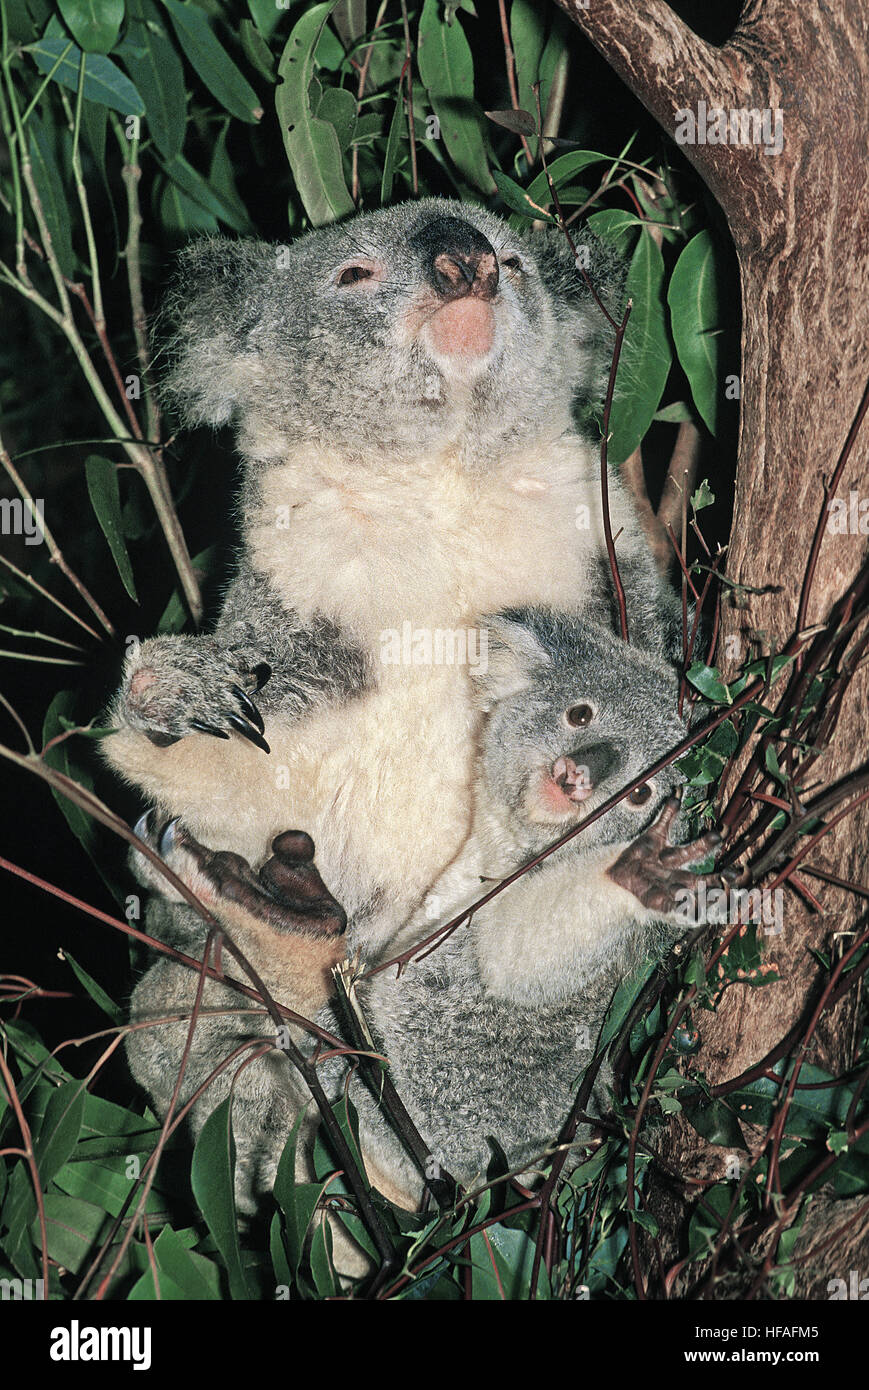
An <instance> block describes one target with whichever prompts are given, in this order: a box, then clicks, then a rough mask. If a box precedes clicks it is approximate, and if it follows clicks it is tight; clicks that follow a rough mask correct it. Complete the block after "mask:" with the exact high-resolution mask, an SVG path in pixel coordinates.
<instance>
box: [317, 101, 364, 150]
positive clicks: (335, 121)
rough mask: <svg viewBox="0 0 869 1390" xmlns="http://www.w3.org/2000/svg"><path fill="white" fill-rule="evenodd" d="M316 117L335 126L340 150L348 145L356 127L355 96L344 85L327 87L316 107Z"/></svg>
mask: <svg viewBox="0 0 869 1390" xmlns="http://www.w3.org/2000/svg"><path fill="white" fill-rule="evenodd" d="M317 119H318V120H320V121H327V122H328V123H329V125H332V126H334V127H335V134H336V135H337V136H338V144H339V145H340V146H341V149H342V150H346V149H348V148H349V147H350V144H351V142H352V140H353V134H354V131H355V129H356V98H355V97H354V95H353V93H352V92H348V91H347V88H346V87H327V88H326V89H325V91H324V92H323V95H322V97H321V98H320V103H319V105H318V107H317Z"/></svg>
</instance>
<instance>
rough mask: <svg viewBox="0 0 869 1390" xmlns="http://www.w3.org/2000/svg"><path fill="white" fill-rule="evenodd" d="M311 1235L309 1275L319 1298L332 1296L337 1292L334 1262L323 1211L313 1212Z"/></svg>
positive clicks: (328, 1229)
mask: <svg viewBox="0 0 869 1390" xmlns="http://www.w3.org/2000/svg"><path fill="white" fill-rule="evenodd" d="M314 1219H315V1223H316V1224H315V1225H314V1230H313V1234H312V1236H311V1277H312V1278H313V1280H314V1287H315V1288H316V1290H317V1293H318V1294H319V1296H320V1298H334V1297H335V1295H336V1294H337V1293H338V1282H337V1279H336V1278H335V1264H334V1260H333V1258H332V1232H331V1230H330V1228H329V1220H328V1217H327V1216H326V1213H325V1212H318V1213H316V1214H315V1218H314Z"/></svg>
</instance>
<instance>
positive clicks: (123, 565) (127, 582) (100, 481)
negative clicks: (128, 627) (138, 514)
mask: <svg viewBox="0 0 869 1390" xmlns="http://www.w3.org/2000/svg"><path fill="white" fill-rule="evenodd" d="M85 477H86V479H87V487H88V495H89V496H90V499H91V506H92V507H93V509H94V512H95V514H96V518H97V521H98V522H99V523H100V529H101V530H102V533H103V535H104V536H105V538H106V540H107V541H108V544H109V550H110V551H111V552H112V559H113V560H114V562H115V564H116V565H117V569H118V574H119V575H120V576H121V583H122V584H123V586H124V588H125V589H126V591H127V593H128V594H129V595H130V598H131V599H134V600H135V599H136V585H135V582H134V580H133V566H132V564H131V563H130V557H129V555H128V554H127V546H126V542H125V540H124V531H123V523H122V521H121V494H120V489H119V486H118V470H117V467H116V466H115V464H114V463H112V462H111V461H110V460H109V459H104V458H101V457H100V456H99V455H98V454H91V455H90V457H89V458H88V460H87V461H86V463H85Z"/></svg>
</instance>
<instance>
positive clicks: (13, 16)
mask: <svg viewBox="0 0 869 1390" xmlns="http://www.w3.org/2000/svg"><path fill="white" fill-rule="evenodd" d="M3 8H4V10H5V12H6V28H7V32H8V34H9V38H10V39H11V40H12V42H13V43H15V44H18V43H22V44H23V43H29V42H30V40H31V39H32V38H33V37H34V36H35V35H36V33H37V32H38V30H39V28H41V25H40V24H39V23H38V21H36V20H35V19H34V18H32V17H31V15H30V13H29V11H28V8H27V5H26V4H25V3H24V0H4V4H3Z"/></svg>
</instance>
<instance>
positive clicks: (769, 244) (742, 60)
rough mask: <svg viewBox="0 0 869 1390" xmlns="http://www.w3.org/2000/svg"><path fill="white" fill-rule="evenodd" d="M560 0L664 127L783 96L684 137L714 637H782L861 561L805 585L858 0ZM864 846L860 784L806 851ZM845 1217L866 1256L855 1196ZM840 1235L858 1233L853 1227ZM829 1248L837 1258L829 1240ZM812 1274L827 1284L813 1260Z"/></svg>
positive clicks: (685, 1167) (847, 222)
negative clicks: (678, 4)
mask: <svg viewBox="0 0 869 1390" xmlns="http://www.w3.org/2000/svg"><path fill="white" fill-rule="evenodd" d="M558 3H559V4H560V5H561V6H562V8H563V9H564V10H565V11H566V12H567V14H568V15H569V16H570V17H571V18H572V19H573V20H574V21H575V22H576V24H577V25H578V26H579V28H580V29H581V30H582V31H583V32H584V33H585V34H586V35H587V37H588V38H589V39H590V40H591V42H592V43H593V44H594V45H595V47H597V48H598V49H599V50H600V52H601V53H602V54H603V56H604V57H605V58H606V59H607V60H608V61H609V63H610V64H611V66H612V67H613V68H614V69H615V71H616V72H617V73H618V74H619V75H620V76H621V77H622V78H623V80H624V81H625V83H626V84H627V85H628V87H630V89H631V90H632V91H633V92H634V93H635V94H636V95H637V96H638V97H639V99H640V100H641V101H642V103H643V104H644V105H645V106H646V107H647V108H648V110H649V111H650V112H651V113H652V115H653V116H655V118H656V119H657V120H658V121H659V123H660V124H661V125H662V127H663V128H664V130H665V131H667V132H668V133H669V134H671V135H672V134H674V132H675V130H676V126H677V112H678V111H680V110H685V109H690V110H692V111H694V112H695V113H696V111H697V108H698V103H699V102H705V103H706V104H707V107H723V108H725V109H726V110H728V111H729V110H730V109H731V108H737V109H748V110H752V109H761V110H763V109H766V108H771V110H772V112H775V111H777V110H779V111H781V113H782V131H783V143H782V149H781V152H780V153H778V154H765V153H763V151H762V149H761V148H760V146H753V145H752V146H744V145H735V144H693V145H691V144H686V145H684V146H683V150H684V153H685V155H686V157H687V158H688V159H689V160H690V161H691V163H692V164H693V165H694V166H695V168H696V169H697V171H698V173H699V174H700V175H701V177H702V178H703V179H704V181H705V183H706V184H707V185H708V187H709V189H710V190H711V192H712V193H713V194H714V196H715V197H716V199H717V200H718V202H719V204H720V205H721V208H722V210H723V212H724V213H725V215H726V217H727V221H728V224H729V226H730V231H731V234H732V236H733V241H734V246H735V249H736V253H737V257H738V262H739V268H740V278H741V291H742V308H743V331H742V382H741V407H742V410H741V420H740V434H739V455H738V467H737V475H736V488H735V498H734V517H733V529H732V535H731V539H730V548H729V553H728V565H727V574H728V577H729V578H730V579H731V580H734V581H736V582H737V583H739V584H743V585H747V586H751V590H744V591H742V592H741V594H740V602H739V606H734V605H732V604H726V605H725V606H724V607H723V608H722V631H721V635H722V642H721V644H720V646H719V651H720V652H721V653H722V654H726V656H727V657H728V658H729V659H730V666H731V669H732V668H733V667H734V666H737V665H740V664H741V663H742V662H743V661H744V660H745V659H746V656H747V655H748V653H749V651H750V650H751V649H752V647H754V649H755V652H756V653H757V650H758V649H760V652H763V653H766V652H768V651H769V650H776V651H778V650H781V649H782V648H783V647H784V645H785V644H786V642H787V641H788V639H789V638H790V637H791V636H792V635H793V634H794V633H795V632H796V631H797V630H798V629H800V628H804V627H805V626H806V625H809V624H812V623H815V622H818V621H821V620H823V619H824V618H825V617H827V616H828V614H829V612H830V610H831V608H832V606H833V605H834V603H835V602H836V600H837V599H839V597H840V596H841V595H842V594H843V593H844V592H845V591H846V589H847V587H848V585H849V584H850V583H851V582H852V581H853V579H854V577H855V575H856V574H857V573H858V571H859V570H860V568H861V566H862V565H863V564H864V563H865V560H866V536H865V534H863V535H861V534H859V530H858V531H857V532H852V533H848V534H825V535H824V537H823V541H822V544H821V547H820V552H819V556H818V560H817V568H816V570H815V573H814V579H813V581H812V582H811V586H810V588H809V589H808V590H806V587H805V585H806V568H807V560H808V557H809V554H810V551H811V548H812V542H813V537H814V535H815V531H816V528H817V527H818V526H819V524H820V521H821V518H822V515H823V514H824V512H825V509H826V506H827V501H828V498H827V491H826V489H827V486H828V484H829V481H830V478H831V475H832V473H833V470H834V468H835V466H836V463H837V460H838V459H839V457H840V454H841V451H842V449H843V446H844V444H845V441H846V438H847V437H848V434H849V431H850V430H851V428H852V425H853V424H854V421H855V418H856V417H857V415H858V411H859V408H860V404H861V400H862V399H863V396H864V392H865V391H866V387H867V357H866V344H867V341H869V160H867V114H869V0H800V3H798V4H796V3H794V0H747V2H746V3H745V5H744V7H743V11H742V14H741V17H740V20H739V23H738V25H737V27H736V29H735V31H734V33H733V34H732V36H731V37H730V39H729V40H728V42H727V43H726V44H724V45H723V46H722V47H720V48H718V47H715V46H713V45H711V44H709V43H707V42H705V41H704V40H703V39H701V38H699V37H698V36H697V35H696V34H694V33H693V32H692V31H691V30H690V29H689V28H688V27H687V26H686V25H685V24H684V23H683V22H682V21H681V20H680V19H679V18H678V17H677V16H676V15H675V14H674V13H673V11H672V10H671V9H670V8H669V6H668V5H666V4H664V3H662V0H646V2H645V3H644V4H643V5H642V6H636V5H635V4H634V3H632V0H594V3H593V4H592V5H591V6H590V7H589V8H588V9H585V8H583V7H582V5H581V4H580V3H578V0H558ZM640 11H642V12H640ZM722 387H723V383H722ZM867 461H869V422H867V423H866V424H865V425H864V426H863V429H862V431H861V432H860V433H859V434H858V435H857V439H856V443H855V445H854V447H853V450H852V452H851V453H850V456H849V460H848V463H847V466H846V467H845V469H844V471H843V473H842V476H841V479H840V482H839V484H838V485H837V488H836V493H835V495H836V496H838V497H840V498H843V499H844V500H845V501H846V502H847V501H848V500H849V494H850V492H851V490H856V491H857V492H858V496H859V498H861V499H862V498H866V497H869V479H867V471H869V470H867ZM867 510H869V508H867ZM755 589H760V590H761V591H762V592H760V593H756V592H754V590H755ZM866 677H867V672H866V669H865V667H864V669H863V671H862V673H861V674H860V675H859V676H858V678H857V679H856V680H855V681H854V682H853V683H852V685H851V687H850V690H849V692H848V695H847V697H846V700H845V703H844V705H843V708H842V712H841V717H840V720H839V723H838V727H837V729H836V732H835V737H834V739H833V741H832V743H831V745H830V747H829V748H828V750H827V751H826V753H825V754H824V757H823V758H822V759H821V761H820V762H818V763H817V764H816V765H815V768H814V769H813V778H815V779H816V781H817V782H818V783H819V784H830V783H832V782H835V781H836V780H837V779H839V778H842V777H844V776H846V775H847V774H848V773H849V772H851V771H853V770H854V768H855V767H858V766H860V765H861V764H863V763H865V760H866V757H867V751H869V682H867V679H866ZM867 860H869V813H867V806H866V804H865V803H864V805H863V806H862V807H861V808H860V810H858V811H857V812H856V813H854V814H853V815H850V816H848V817H846V818H845V819H844V820H843V821H842V822H841V823H840V824H839V825H838V826H837V828H836V829H835V830H834V831H833V832H832V833H831V834H830V835H829V836H827V837H826V838H825V839H824V840H822V841H821V843H820V845H819V846H818V849H817V850H816V851H815V852H814V853H813V855H812V856H811V862H812V863H813V864H815V865H818V866H820V867H821V868H822V869H826V870H827V871H829V872H831V873H833V874H834V875H837V876H839V877H840V878H842V879H845V880H849V881H853V882H857V883H865V882H866V880H867V878H869V874H867V868H866V865H867ZM812 883H813V891H814V888H815V887H816V886H817V884H816V881H815V880H812ZM821 887H822V890H823V896H822V904H823V916H819V915H818V914H817V913H813V912H812V911H810V910H809V909H808V908H807V907H806V906H805V904H804V903H803V901H802V900H801V899H799V898H797V897H795V896H789V899H788V911H787V916H786V922H785V928H784V932H783V934H782V935H781V936H779V937H775V938H771V940H772V942H773V949H772V950H771V951H770V955H771V957H772V958H774V959H775V960H776V961H777V963H778V966H779V969H780V970H781V973H782V979H781V982H780V983H777V984H773V985H769V986H767V987H765V988H763V989H759V990H752V989H748V988H744V989H739V988H731V989H729V990H728V992H727V994H726V995H725V998H724V1000H723V1002H722V1005H721V1006H720V1008H719V1010H718V1011H717V1013H716V1014H715V1015H705V1016H704V1018H705V1019H706V1020H707V1021H705V1022H703V1024H702V1044H703V1045H702V1049H701V1052H700V1065H701V1068H702V1070H703V1071H704V1073H705V1074H706V1076H707V1078H708V1079H709V1080H710V1081H711V1082H713V1083H720V1082H723V1081H725V1080H727V1079H729V1078H732V1077H734V1076H738V1075H740V1074H741V1073H742V1072H743V1071H745V1070H746V1069H747V1068H749V1067H751V1066H752V1065H753V1064H755V1063H756V1062H757V1061H759V1060H760V1059H761V1058H763V1057H764V1056H766V1054H767V1053H768V1052H769V1051H770V1049H771V1048H772V1047H773V1046H774V1045H775V1044H776V1043H778V1042H779V1041H780V1040H781V1039H782V1038H783V1036H784V1035H785V1034H786V1033H787V1031H788V1029H789V1028H790V1027H791V1026H792V1025H793V1024H794V1022H795V1021H797V1020H799V1019H800V1018H801V1017H803V1016H805V1014H806V1010H807V1007H808V1006H809V1001H810V1000H811V999H812V998H813V996H814V994H815V993H816V992H817V990H818V988H819V984H820V980H821V975H820V972H819V968H818V966H817V964H816V961H815V959H814V958H813V957H812V956H811V955H810V953H809V951H808V947H809V946H812V947H815V948H824V947H825V946H826V947H827V948H828V949H829V948H830V947H831V946H832V947H833V948H834V950H838V944H837V943H840V942H841V941H842V940H843V939H844V940H848V937H847V933H849V932H852V931H853V929H854V927H855V924H856V922H857V921H858V919H859V918H860V917H861V916H863V915H865V906H866V904H865V900H861V899H860V898H859V897H856V896H855V895H854V894H853V893H851V892H848V891H842V890H839V889H833V888H829V889H828V888H826V887H824V886H823V885H821ZM842 934H845V935H844V936H843V935H842ZM852 994H853V992H852ZM853 1020H854V1003H853V998H851V999H850V1000H849V999H847V998H846V999H845V1000H844V1001H842V1003H841V1004H840V1005H839V1006H838V1007H837V1008H836V1009H835V1010H834V1011H833V1012H832V1013H827V1014H825V1015H824V1016H823V1017H822V1019H821V1022H820V1025H819V1027H818V1029H817V1030H816V1032H815V1035H814V1038H813V1046H812V1051H811V1052H810V1053H809V1054H808V1055H807V1057H806V1058H805V1060H808V1061H811V1062H816V1063H819V1064H820V1065H823V1066H826V1067H828V1068H829V1069H830V1070H832V1071H834V1072H837V1071H840V1070H842V1069H844V1068H845V1067H847V1066H848V1065H849V1064H850V1061H851V1058H852V1047H853V1034H854V1029H853ZM662 1151H666V1153H665V1156H666V1157H667V1159H668V1162H669V1163H671V1164H673V1165H675V1166H676V1167H677V1168H678V1169H679V1170H680V1171H681V1172H683V1173H685V1174H687V1175H690V1174H691V1173H692V1172H693V1173H695V1174H697V1175H700V1174H701V1171H702V1173H703V1175H708V1172H709V1171H710V1169H709V1165H710V1164H712V1171H714V1165H715V1160H716V1156H717V1158H718V1160H719V1165H720V1166H723V1159H724V1158H725V1157H726V1155H725V1154H724V1151H723V1150H714V1149H710V1148H708V1146H706V1147H704V1146H703V1143H702V1141H701V1140H700V1139H699V1137H698V1136H697V1135H696V1134H694V1133H693V1131H691V1130H689V1129H688V1127H687V1126H685V1125H674V1126H672V1127H671V1129H670V1131H669V1134H668V1137H667V1139H666V1141H665V1143H664V1145H662ZM671 1190H672V1189H671ZM685 1210H686V1209H685V1205H684V1203H681V1204H680V1203H678V1202H677V1203H673V1202H672V1201H671V1200H670V1199H667V1200H666V1201H665V1200H664V1199H663V1198H662V1200H661V1203H660V1209H659V1217H662V1218H663V1222H664V1227H665V1229H664V1231H663V1233H662V1242H663V1249H664V1252H665V1256H669V1257H670V1258H671V1259H675V1258H676V1255H677V1252H678V1251H679V1248H680V1234H681V1232H680V1229H679V1226H680V1220H683V1219H684V1215H685ZM680 1213H681V1216H680ZM860 1220H861V1221H862V1249H863V1264H864V1266H866V1268H867V1269H869V1238H867V1232H869V1221H867V1215H866V1210H865V1203H864V1204H863V1208H861V1216H860ZM849 1235H850V1239H851V1240H852V1242H853V1240H854V1232H853V1229H851V1230H850V1232H849ZM852 1252H853V1246H852ZM819 1258H820V1257H819ZM825 1258H828V1259H830V1261H831V1262H832V1263H831V1268H833V1270H834V1272H836V1271H837V1268H838V1255H837V1251H836V1247H835V1246H833V1247H832V1248H831V1250H829V1251H828V1252H827V1254H826V1256H825ZM852 1258H855V1257H854V1256H853V1253H852ZM803 1287H805V1285H803ZM817 1287H818V1288H819V1289H821V1288H825V1283H824V1278H823V1272H822V1271H819V1272H818V1278H817ZM650 1292H651V1293H652V1296H656V1294H655V1290H654V1289H650ZM657 1296H661V1294H660V1290H658V1291H657ZM803 1296H806V1295H805V1293H803ZM816 1296H819V1297H827V1294H826V1292H819V1293H817V1294H816Z"/></svg>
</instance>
